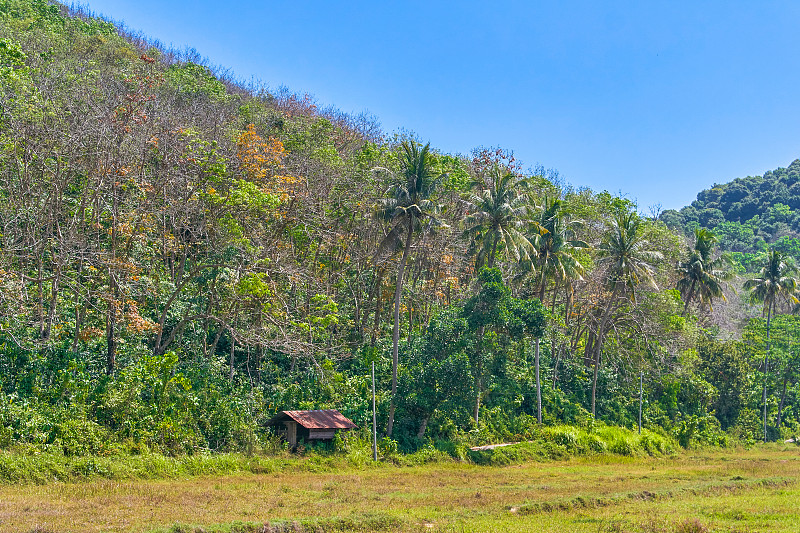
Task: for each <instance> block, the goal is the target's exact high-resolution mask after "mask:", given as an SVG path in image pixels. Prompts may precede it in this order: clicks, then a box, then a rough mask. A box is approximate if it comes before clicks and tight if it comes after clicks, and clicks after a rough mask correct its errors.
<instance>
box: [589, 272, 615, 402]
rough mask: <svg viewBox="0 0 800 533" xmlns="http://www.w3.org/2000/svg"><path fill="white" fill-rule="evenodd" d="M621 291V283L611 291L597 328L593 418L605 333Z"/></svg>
mask: <svg viewBox="0 0 800 533" xmlns="http://www.w3.org/2000/svg"><path fill="white" fill-rule="evenodd" d="M618 291H619V282H616V283H614V290H613V291H611V297H610V298H609V300H608V305H607V306H606V308H605V311H603V316H602V318H601V319H600V325H599V326H598V328H597V335H596V339H595V346H594V373H593V376H592V417H594V416H596V415H597V412H596V410H595V403H596V400H597V373H598V369H599V367H600V352H601V351H602V350H603V333H604V332H605V328H606V324H608V319H609V318H610V317H611V311H612V309H613V308H614V301H615V300H616V299H617V292H618Z"/></svg>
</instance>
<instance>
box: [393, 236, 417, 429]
mask: <svg viewBox="0 0 800 533" xmlns="http://www.w3.org/2000/svg"><path fill="white" fill-rule="evenodd" d="M406 223H407V224H408V231H407V233H406V242H405V246H404V247H403V258H402V259H401V260H400V264H399V265H398V266H397V282H396V284H395V288H394V330H393V331H392V396H391V399H390V401H389V422H388V423H387V424H386V435H387V436H388V437H391V436H392V427H393V426H394V410H395V406H396V404H397V401H396V400H397V399H396V395H397V367H398V366H399V364H400V361H399V357H398V351H399V347H400V297H401V296H402V294H403V272H404V271H405V268H406V261H407V260H408V253H409V251H410V250H411V236H412V235H413V232H414V224H413V223H412V221H411V220H408V221H407V222H406Z"/></svg>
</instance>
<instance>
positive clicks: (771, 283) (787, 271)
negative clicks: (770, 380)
mask: <svg viewBox="0 0 800 533" xmlns="http://www.w3.org/2000/svg"><path fill="white" fill-rule="evenodd" d="M763 260H764V266H763V267H762V268H761V271H760V272H759V275H758V277H755V278H752V279H748V280H747V281H745V282H744V288H745V289H746V290H749V291H750V301H752V302H754V303H755V302H760V303H762V304H763V306H764V308H763V309H764V312H766V313H767V350H766V352H764V392H763V397H762V400H763V403H764V442H766V441H767V373H768V371H769V348H770V346H769V327H770V321H771V319H772V313H773V311H774V309H775V304H776V303H777V300H778V298H780V297H784V298H786V299H788V300H791V301H793V302H794V303H797V302H798V300H797V298H796V297H795V296H794V293H795V291H796V290H797V278H795V277H793V276H792V274H794V273H796V272H797V267H796V266H795V265H794V262H793V261H792V260H791V258H788V257H784V255H783V253H781V252H780V251H779V250H769V251H767V252H766V253H765V254H764V256H763Z"/></svg>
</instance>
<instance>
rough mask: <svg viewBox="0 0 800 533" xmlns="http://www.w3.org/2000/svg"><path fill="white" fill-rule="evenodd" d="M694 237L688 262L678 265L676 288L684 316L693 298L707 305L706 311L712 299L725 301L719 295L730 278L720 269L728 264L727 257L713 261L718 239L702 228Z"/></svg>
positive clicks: (721, 295)
mask: <svg viewBox="0 0 800 533" xmlns="http://www.w3.org/2000/svg"><path fill="white" fill-rule="evenodd" d="M694 235H695V243H694V248H691V249H690V250H689V252H688V257H687V259H686V260H685V261H681V262H680V263H679V264H678V273H679V274H680V275H681V279H679V280H678V284H677V288H678V290H679V291H681V294H682V295H683V299H684V301H685V302H686V303H685V304H684V306H683V314H684V316H685V315H686V311H687V310H688V309H689V304H690V303H691V301H692V300H693V299H694V297H695V296H698V295H699V296H700V302H701V303H702V304H704V305H708V308H709V310H711V309H712V306H711V304H712V301H713V299H714V298H722V301H727V300H726V298H725V294H724V293H723V292H722V282H723V281H724V280H728V279H730V278H731V277H732V275H733V273H732V272H731V271H730V270H725V269H723V268H722V267H723V265H724V264H727V263H729V261H730V260H729V259H728V257H727V256H726V255H723V256H720V257H719V258H717V259H712V251H713V250H714V244H715V243H716V242H717V236H716V235H714V233H713V232H711V231H709V230H707V229H705V228H698V229H696V230H695V232H694Z"/></svg>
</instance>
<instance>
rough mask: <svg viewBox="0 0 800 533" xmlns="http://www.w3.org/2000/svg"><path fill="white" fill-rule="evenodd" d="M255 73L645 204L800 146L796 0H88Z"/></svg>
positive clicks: (674, 197) (448, 143)
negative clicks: (495, 148)
mask: <svg viewBox="0 0 800 533" xmlns="http://www.w3.org/2000/svg"><path fill="white" fill-rule="evenodd" d="M83 5H84V6H86V7H88V9H89V10H91V11H93V12H95V13H96V14H103V15H105V16H107V17H109V18H111V19H114V20H116V21H122V22H124V23H125V24H126V25H127V26H128V27H129V28H131V29H134V30H140V31H141V32H143V33H144V34H146V35H147V36H149V37H151V38H155V39H158V40H160V41H161V42H163V43H164V44H166V45H172V46H173V47H175V48H178V49H184V48H187V47H189V48H194V49H196V50H197V52H198V53H199V54H200V55H201V56H204V57H207V58H208V60H209V61H210V62H211V63H212V64H215V65H220V66H223V67H226V68H229V69H230V70H232V71H233V72H234V73H235V75H236V77H238V78H240V79H244V80H250V79H256V80H260V81H262V82H264V83H266V84H267V85H268V86H269V87H272V88H277V87H279V86H281V85H285V86H287V87H288V88H289V89H291V90H293V91H296V92H301V93H303V92H308V93H310V94H312V95H313V96H314V97H315V98H316V99H317V101H318V103H319V104H321V105H323V106H324V105H328V104H332V105H334V106H336V107H338V108H339V109H341V110H343V111H346V112H353V113H359V112H362V111H368V112H370V113H372V114H373V115H375V116H376V117H377V118H378V119H379V121H380V122H381V124H382V126H383V129H384V130H386V131H387V132H390V133H391V132H393V131H396V130H398V129H400V128H403V129H405V130H408V131H412V132H415V133H416V134H417V136H418V137H419V138H420V139H421V140H423V141H430V142H431V144H432V146H435V147H436V148H438V149H440V150H442V151H445V152H451V153H468V152H469V151H470V150H471V149H472V148H474V147H477V146H501V147H503V148H507V149H510V150H513V151H514V153H515V155H516V157H517V159H520V160H522V161H523V162H524V163H525V164H526V165H528V166H533V165H535V164H537V163H538V164H542V165H544V166H545V167H546V168H555V169H557V170H558V171H559V172H560V174H561V175H562V176H563V177H564V178H565V179H566V180H567V181H568V182H570V183H572V184H573V185H575V186H577V187H582V186H588V187H591V188H592V189H595V190H598V191H600V190H608V191H610V192H612V193H619V192H622V193H623V194H625V195H626V196H627V197H629V198H631V199H633V200H636V201H638V204H639V207H640V210H641V211H647V210H648V207H649V206H651V205H653V204H659V203H660V204H661V205H662V206H663V208H665V209H668V208H679V207H681V206H683V205H685V204H688V203H689V202H691V201H692V200H693V199H694V198H695V196H696V194H697V193H698V192H699V191H700V190H701V189H703V188H707V187H709V186H710V185H712V184H713V183H715V182H717V183H723V182H727V181H730V180H731V179H733V178H736V177H740V176H746V175H755V174H763V173H764V172H765V171H767V170H771V169H774V168H777V167H785V166H788V165H789V163H791V162H792V161H793V160H794V159H796V158H798V157H800V99H799V98H798V96H800V92H798V88H800V31H798V30H799V29H800V24H798V23H799V22H800V2H796V1H793V2H790V1H764V0H761V1H758V2H750V1H748V2H745V1H737V0H728V1H703V0H694V1H686V2H682V1H675V0H671V1H627V2H626V1H618V0H604V1H583V2H582V1H558V2H557V1H550V2H543V1H486V0H484V1H481V2H476V1H471V0H462V1H458V2H437V1H435V0H428V1H419V0H404V1H393V0H383V1H382V0H371V1H364V0H349V1H340V2H336V1H331V0H327V1H323V0H305V1H303V0H295V1H288V0H274V1H272V0H262V1H258V2H220V1H219V0H217V1H214V2H210V1H206V0H194V1H188V0H169V1H165V0H158V1H156V0H135V1H134V0H88V3H84V4H83Z"/></svg>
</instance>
